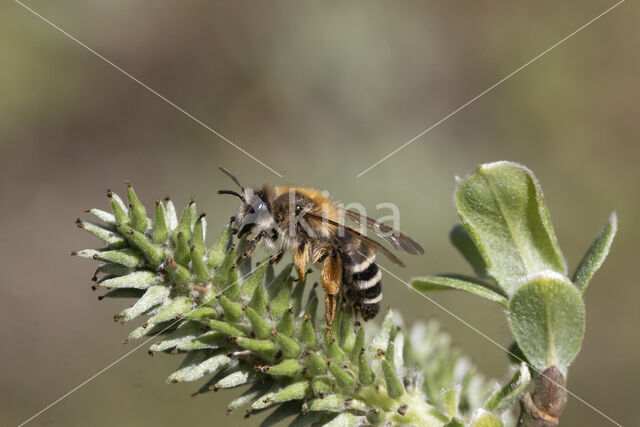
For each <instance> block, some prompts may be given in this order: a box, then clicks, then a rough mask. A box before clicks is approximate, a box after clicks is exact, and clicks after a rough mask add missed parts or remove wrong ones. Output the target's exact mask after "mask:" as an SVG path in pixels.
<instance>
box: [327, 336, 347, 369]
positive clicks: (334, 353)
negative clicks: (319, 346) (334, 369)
mask: <svg viewBox="0 0 640 427" xmlns="http://www.w3.org/2000/svg"><path fill="white" fill-rule="evenodd" d="M324 343H325V351H326V353H327V357H328V358H329V359H331V360H333V361H334V362H336V363H342V362H344V358H345V356H344V351H342V349H341V348H340V346H339V345H338V343H337V342H336V340H335V338H334V337H333V335H331V334H330V333H329V332H328V331H326V332H325V333H324Z"/></svg>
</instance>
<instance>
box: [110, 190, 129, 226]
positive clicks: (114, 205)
mask: <svg viewBox="0 0 640 427" xmlns="http://www.w3.org/2000/svg"><path fill="white" fill-rule="evenodd" d="M107 197H108V198H109V204H110V205H111V211H112V212H113V216H114V217H115V219H116V223H120V224H128V223H129V222H130V221H131V219H130V218H129V215H127V212H125V210H124V208H123V207H122V205H121V204H120V202H119V199H118V198H117V196H116V195H115V194H113V193H112V192H111V190H107Z"/></svg>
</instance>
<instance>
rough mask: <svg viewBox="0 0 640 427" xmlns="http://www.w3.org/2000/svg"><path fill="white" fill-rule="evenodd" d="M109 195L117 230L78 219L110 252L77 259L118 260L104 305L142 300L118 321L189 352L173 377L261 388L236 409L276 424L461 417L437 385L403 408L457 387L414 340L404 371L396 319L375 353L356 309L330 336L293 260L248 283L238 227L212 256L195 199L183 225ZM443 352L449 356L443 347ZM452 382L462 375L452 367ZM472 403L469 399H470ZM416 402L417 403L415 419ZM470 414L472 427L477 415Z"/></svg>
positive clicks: (341, 310) (158, 208) (100, 284)
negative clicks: (264, 413) (272, 410)
mask: <svg viewBox="0 0 640 427" xmlns="http://www.w3.org/2000/svg"><path fill="white" fill-rule="evenodd" d="M109 196H110V199H111V200H110V203H111V205H112V210H113V214H111V213H108V212H104V211H99V210H92V211H90V212H91V213H94V214H95V215H96V216H97V217H98V219H100V220H102V221H104V222H106V223H107V224H106V225H101V224H95V223H90V222H86V221H81V220H79V221H78V226H79V227H81V228H82V229H85V230H87V231H88V232H90V233H91V234H93V235H95V236H97V237H98V238H100V239H102V240H103V241H104V242H105V243H106V245H107V246H108V248H107V249H100V250H91V249H88V250H83V251H79V252H76V253H74V254H76V255H78V256H80V257H84V258H94V259H98V260H104V261H106V262H107V263H106V264H103V265H102V266H100V267H99V268H98V269H97V271H96V276H95V278H94V279H93V280H94V282H96V283H95V284H94V286H95V287H96V288H98V289H102V288H106V289H107V293H106V295H101V296H100V297H101V298H105V297H108V298H122V297H128V298H131V297H133V298H138V301H137V302H135V303H134V304H133V305H132V306H130V307H128V308H126V309H125V310H122V311H120V312H119V313H118V314H116V315H115V317H114V318H115V320H118V321H122V322H124V321H130V320H132V319H134V318H136V317H138V316H141V315H144V314H149V316H150V317H149V318H148V319H147V321H146V322H145V323H144V324H143V325H142V326H141V327H139V328H137V329H135V330H134V331H133V332H132V333H131V334H130V335H129V339H135V338H142V337H145V336H146V337H151V336H153V335H154V334H158V333H160V335H159V338H158V340H159V341H158V342H156V343H155V344H154V345H153V346H152V348H151V350H152V351H155V352H167V353H168V352H172V353H174V354H186V355H187V357H186V359H185V360H184V361H183V363H182V365H181V366H180V367H179V368H178V370H176V372H174V373H173V374H172V375H170V376H169V381H176V382H182V381H196V380H198V379H201V378H202V379H204V380H205V385H204V386H202V387H201V388H200V389H199V391H198V393H197V394H199V393H205V392H207V391H211V390H215V389H216V388H231V387H237V386H241V385H251V388H250V389H249V390H248V391H247V392H245V393H243V394H242V396H240V397H239V398H237V399H235V400H234V401H233V402H231V403H230V404H229V406H228V408H229V410H230V411H231V410H234V411H235V410H237V409H241V408H242V407H243V406H244V407H249V408H250V409H249V410H251V411H261V410H264V409H266V408H268V407H270V406H274V407H277V411H279V412H278V413H277V415H278V416H277V417H276V416H272V417H270V418H267V420H269V421H275V420H281V419H284V417H286V416H291V415H296V414H297V415H298V418H296V420H294V421H293V424H292V425H310V424H314V423H317V424H318V425H325V424H327V423H331V422H333V424H337V423H342V424H346V423H352V424H363V423H370V424H373V425H378V424H389V423H392V424H393V423H397V424H403V423H404V424H412V425H416V424H420V425H431V424H434V423H435V424H438V423H439V422H451V421H452V418H451V417H452V416H453V415H452V414H453V411H452V410H451V407H452V406H451V405H448V406H447V412H443V413H439V412H438V411H437V409H436V407H437V406H432V404H431V402H430V401H429V399H430V398H431V394H430V393H432V390H430V389H429V390H426V389H425V393H426V395H427V396H428V397H427V401H422V399H419V396H418V394H415V395H414V394H411V399H409V398H407V402H403V401H401V399H400V398H401V397H402V396H403V395H405V389H404V385H403V384H404V383H407V384H414V386H413V387H421V385H422V384H429V386H430V387H432V388H434V387H435V388H434V390H435V395H436V396H437V397H439V393H438V391H439V390H440V389H444V390H448V389H449V388H450V387H451V385H449V384H447V383H443V382H442V380H441V379H440V377H434V375H433V374H431V373H430V372H429V370H426V369H425V368H424V367H423V366H421V365H420V363H421V362H420V361H418V362H416V361H415V360H414V359H415V356H419V355H421V354H423V353H424V351H425V350H424V348H421V349H415V348H413V342H412V341H411V340H410V339H407V340H406V341H404V343H405V352H404V353H405V356H406V362H402V363H406V364H407V367H408V369H406V371H407V372H408V373H409V374H408V375H407V376H404V375H405V374H404V373H405V369H399V370H398V369H397V367H396V366H395V364H394V362H395V359H396V357H394V356H400V355H399V354H395V353H396V352H398V351H399V347H398V348H396V346H397V345H398V343H400V342H402V339H404V338H403V337H402V336H401V335H400V334H402V332H401V331H400V330H399V329H397V328H393V327H391V325H392V322H391V313H390V312H389V313H388V314H387V316H386V318H385V320H384V321H383V325H384V327H383V328H382V331H381V332H380V333H379V334H378V335H377V337H376V338H374V341H373V342H374V343H375V344H374V345H375V348H374V345H373V344H367V343H366V339H365V333H364V330H363V328H361V327H360V325H359V323H358V322H354V313H353V312H352V311H351V310H349V307H346V306H345V305H344V304H340V305H339V307H338V311H337V313H336V316H335V319H334V323H333V325H332V327H331V328H330V329H326V328H325V321H324V316H323V315H322V318H320V316H321V315H320V314H318V313H323V312H324V311H323V310H321V309H319V307H318V305H321V301H320V300H319V299H318V296H317V295H316V290H315V289H312V290H311V292H310V294H309V297H308V299H307V303H306V306H305V305H304V304H303V300H302V298H303V295H304V293H305V283H304V282H296V281H295V279H293V276H292V268H293V266H292V264H288V265H287V266H286V267H285V268H284V270H283V271H281V272H280V273H279V274H278V275H277V277H276V275H275V274H274V267H273V264H272V263H271V262H270V259H269V258H267V259H265V260H264V262H262V263H259V264H257V265H256V269H255V270H254V271H253V272H251V273H249V274H248V276H247V277H246V278H245V277H242V278H240V273H239V272H240V271H244V272H245V273H246V272H247V271H248V270H247V269H246V268H244V269H242V270H241V269H234V268H231V267H232V265H233V264H234V262H235V261H236V259H237V256H238V253H240V252H241V247H240V246H238V247H237V248H236V249H234V245H233V243H232V242H233V235H232V232H231V231H232V230H231V225H229V226H227V227H226V228H225V230H224V231H223V233H222V236H221V237H220V238H219V239H218V240H217V243H216V244H215V245H214V247H212V248H211V249H209V250H207V248H206V246H205V241H206V236H205V232H206V228H207V227H206V221H205V218H204V215H200V216H199V217H197V216H196V214H195V212H196V211H195V204H194V203H190V204H189V206H187V208H186V209H185V210H184V211H183V213H182V216H181V217H180V219H179V220H177V219H176V214H175V207H174V206H173V203H171V202H170V201H168V202H167V203H166V204H165V203H164V202H156V205H155V210H154V220H153V221H152V222H151V221H150V220H149V219H148V218H146V211H145V209H144V207H143V206H142V205H141V204H140V201H139V200H138V198H137V195H136V194H135V192H134V191H133V189H132V188H131V187H129V188H127V197H128V201H129V208H128V209H126V208H125V205H124V204H122V203H121V200H120V199H119V197H118V196H117V195H115V194H113V193H109ZM116 224H117V227H116ZM246 266H247V265H243V266H242V267H246ZM239 280H242V283H241V284H240V282H239ZM216 293H217V295H216ZM214 295H215V296H214ZM301 313H304V314H303V315H301ZM316 322H317V324H316ZM412 338H413V336H412ZM430 340H431V341H432V342H433V346H437V345H439V344H436V343H438V342H439V341H433V340H432V338H430V337H426V338H424V341H430ZM376 350H380V351H379V353H378V354H379V358H376V360H375V361H374V362H372V361H371V358H372V357H373V354H374V353H375V351H376ZM382 350H384V351H382ZM414 350H415V353H414ZM430 351H431V350H430ZM433 351H438V352H439V351H440V350H439V349H436V348H435V347H434V349H433ZM447 358H448V359H447ZM397 359H398V361H399V362H400V361H401V360H402V359H401V358H400V357H397ZM449 359H451V356H450V355H449V356H443V357H438V358H436V359H435V360H436V362H437V363H438V366H443V367H445V368H443V369H445V370H446V369H449V368H448V366H449V365H450V364H447V363H443V360H445V361H446V360H449ZM429 363H431V361H429ZM434 363H435V362H434ZM452 366H453V365H452ZM400 373H402V375H403V376H400V375H399V374H400ZM445 376H446V377H451V376H452V375H451V373H450V372H448V371H447V372H446V374H445ZM382 377H384V379H383V378H382ZM465 378H467V377H465ZM415 384H418V385H415ZM408 387H409V386H408ZM407 390H409V389H407ZM437 397H436V398H433V399H437ZM461 398H463V399H467V398H468V395H465V394H464V393H462V394H461ZM495 399H496V398H494V400H495ZM445 400H446V399H445ZM436 401H437V402H439V400H436ZM485 401H487V400H485ZM489 401H491V399H489ZM404 403H407V404H409V403H410V405H411V406H410V407H409V408H410V409H409V411H408V412H407V406H406V405H404ZM476 409H477V408H475V407H474V408H473V411H475V410H476ZM485 409H487V410H491V409H490V408H489V407H488V406H485ZM447 413H448V414H449V415H447ZM460 413H461V415H460V416H461V417H465V418H464V420H465V422H466V420H467V418H466V417H467V416H470V414H472V413H474V412H471V411H468V412H465V411H462V410H461V411H460ZM423 417H424V418H423ZM455 419H458V418H457V415H456V418H455ZM461 419H462V418H461ZM434 420H435V421H434ZM342 424H341V425H342Z"/></svg>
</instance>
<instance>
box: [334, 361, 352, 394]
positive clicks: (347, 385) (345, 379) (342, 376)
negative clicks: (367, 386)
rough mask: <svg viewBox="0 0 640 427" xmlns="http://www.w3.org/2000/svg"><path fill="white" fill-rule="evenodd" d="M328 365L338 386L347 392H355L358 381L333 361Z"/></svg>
mask: <svg viewBox="0 0 640 427" xmlns="http://www.w3.org/2000/svg"><path fill="white" fill-rule="evenodd" d="M327 365H328V367H329V371H331V374H332V375H333V377H334V378H335V379H336V383H337V384H338V386H340V387H342V388H343V389H345V390H349V391H351V390H353V388H354V386H355V384H356V380H355V378H354V376H353V374H352V373H351V372H349V371H347V370H346V369H343V368H342V367H341V366H339V365H338V364H337V363H334V362H332V361H327Z"/></svg>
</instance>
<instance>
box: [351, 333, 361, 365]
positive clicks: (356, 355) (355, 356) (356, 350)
mask: <svg viewBox="0 0 640 427" xmlns="http://www.w3.org/2000/svg"><path fill="white" fill-rule="evenodd" d="M363 347H364V329H362V328H360V329H358V332H357V333H356V338H355V341H354V343H353V348H352V349H351V352H350V354H349V359H351V361H352V362H353V363H356V362H357V361H358V360H359V359H360V350H361V349H362V348H363Z"/></svg>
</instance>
